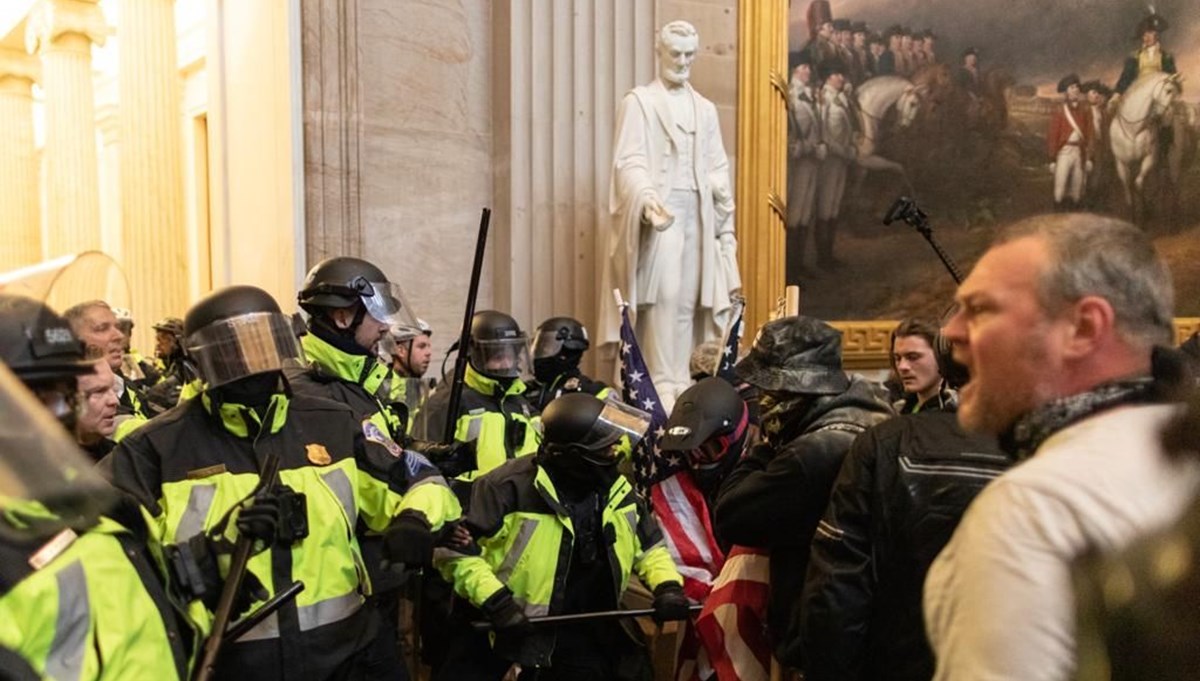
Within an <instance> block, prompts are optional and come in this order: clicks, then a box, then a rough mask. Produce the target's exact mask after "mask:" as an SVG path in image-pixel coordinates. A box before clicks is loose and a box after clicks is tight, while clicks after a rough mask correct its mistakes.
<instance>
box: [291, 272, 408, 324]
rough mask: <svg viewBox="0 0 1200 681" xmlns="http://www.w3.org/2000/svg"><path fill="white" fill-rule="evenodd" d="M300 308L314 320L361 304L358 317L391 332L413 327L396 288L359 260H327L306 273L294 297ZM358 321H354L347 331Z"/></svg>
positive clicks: (406, 304)
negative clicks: (391, 330) (360, 315)
mask: <svg viewBox="0 0 1200 681" xmlns="http://www.w3.org/2000/svg"><path fill="white" fill-rule="evenodd" d="M297 300H298V301H299V303H300V307H301V308H302V309H303V310H304V311H305V312H307V313H309V314H310V315H312V316H314V317H318V316H320V315H321V314H322V313H323V312H324V311H325V310H330V309H341V308H348V307H354V306H355V305H356V304H358V303H362V305H363V307H362V314H368V315H370V316H371V317H372V318H373V319H374V320H375V321H377V322H379V323H381V324H386V325H388V326H389V327H391V328H393V329H395V328H397V327H400V328H410V329H416V330H417V331H416V332H417V333H419V332H420V331H419V328H418V327H417V321H416V316H415V315H414V314H413V312H412V307H410V306H409V304H408V301H407V299H406V298H405V297H404V292H403V291H402V290H401V289H400V286H399V285H397V284H394V283H392V282H391V281H389V280H388V278H387V275H385V274H384V273H383V271H382V270H380V269H379V268H378V267H376V266H375V265H373V264H371V263H369V262H367V261H366V260H362V259H359V258H351V257H344V256H343V257H337V258H328V259H326V260H322V261H321V262H319V263H317V264H316V265H315V266H314V267H313V268H312V269H311V270H309V271H308V276H307V277H305V279H304V286H303V288H301V289H300V293H299V295H298V296H297ZM361 321H362V318H361V317H357V318H356V320H355V323H354V324H352V325H351V328H352V329H353V328H355V327H357V326H358V325H359V324H360V323H361Z"/></svg>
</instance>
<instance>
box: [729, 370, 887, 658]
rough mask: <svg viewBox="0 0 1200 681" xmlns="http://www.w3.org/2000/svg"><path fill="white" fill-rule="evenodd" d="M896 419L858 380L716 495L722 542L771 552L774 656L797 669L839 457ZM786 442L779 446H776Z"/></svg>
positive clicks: (746, 463)
mask: <svg viewBox="0 0 1200 681" xmlns="http://www.w3.org/2000/svg"><path fill="white" fill-rule="evenodd" d="M891 415H892V409H891V406H890V405H889V404H888V403H887V401H886V399H885V396H884V394H883V393H882V392H881V391H879V390H878V389H877V388H875V386H874V385H872V384H871V383H870V382H868V381H867V380H866V379H864V378H862V377H860V376H853V377H852V380H851V383H850V387H848V388H847V389H846V391H845V392H843V393H841V394H839V395H825V396H821V397H819V398H817V399H816V400H815V401H814V403H813V404H812V405H811V406H810V407H809V408H808V410H806V411H805V412H803V413H801V414H796V415H795V416H794V417H793V418H792V419H791V420H790V421H789V422H788V423H786V424H785V425H784V426H783V429H782V430H781V431H780V433H779V435H778V437H775V436H772V437H771V440H770V441H768V442H767V443H763V444H760V445H756V446H755V447H754V448H753V449H751V450H750V452H749V454H747V456H746V458H744V459H742V461H741V462H740V463H739V464H738V466H737V468H734V469H733V472H732V473H730V475H729V478H728V479H727V480H726V481H725V484H724V485H722V486H721V491H720V493H719V494H718V496H717V510H716V527H715V528H714V529H715V530H716V534H717V538H718V539H719V540H720V541H722V542H724V543H726V544H742V545H744V546H753V547H762V548H766V549H768V550H770V552H771V604H770V609H769V612H768V623H769V626H770V629H771V637H772V640H773V641H774V642H775V651H776V656H777V657H779V659H780V660H781V661H783V662H785V663H787V664H789V665H792V666H795V667H800V666H801V665H800V646H799V638H800V636H799V632H798V631H794V628H795V625H796V624H797V623H798V622H799V619H798V618H797V617H796V616H795V614H794V611H795V610H796V609H797V608H798V607H799V604H800V592H801V589H802V587H803V586H804V574H805V571H806V570H807V568H808V551H809V545H810V544H811V543H812V538H813V534H814V533H815V532H816V530H817V523H818V522H819V521H820V520H821V516H822V515H823V514H824V512H825V505H826V504H827V503H828V501H829V492H830V490H831V489H832V488H833V481H834V479H835V478H836V477H837V474H838V469H839V468H841V465H842V459H843V458H844V457H845V455H846V451H847V450H849V449H850V444H851V443H852V442H853V441H854V438H856V437H858V434H859V433H861V432H863V431H864V430H866V429H867V428H870V427H871V426H873V425H875V424H877V423H879V422H881V421H883V420H884V419H886V418H888V417H890V416H891ZM772 443H781V444H772Z"/></svg>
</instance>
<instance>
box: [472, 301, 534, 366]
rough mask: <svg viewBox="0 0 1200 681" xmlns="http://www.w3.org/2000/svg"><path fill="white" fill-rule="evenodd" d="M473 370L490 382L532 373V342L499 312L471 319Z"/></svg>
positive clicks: (488, 312) (485, 311) (483, 314)
mask: <svg viewBox="0 0 1200 681" xmlns="http://www.w3.org/2000/svg"><path fill="white" fill-rule="evenodd" d="M469 360H470V363H471V367H472V368H473V369H475V371H478V372H479V373H481V374H483V375H484V376H488V377H489V378H498V379H512V378H518V377H520V376H524V375H527V374H528V373H529V346H528V338H526V336H525V332H524V331H522V330H521V326H520V325H519V324H517V320H515V319H513V318H512V317H511V316H510V315H507V314H504V313H503V312H498V311H496V310H483V311H482V312H476V313H475V316H474V317H472V318H471V352H470V355H469Z"/></svg>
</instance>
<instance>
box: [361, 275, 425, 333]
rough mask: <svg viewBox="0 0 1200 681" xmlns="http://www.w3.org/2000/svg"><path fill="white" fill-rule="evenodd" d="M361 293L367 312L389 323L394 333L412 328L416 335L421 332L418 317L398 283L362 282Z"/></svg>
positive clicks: (378, 320) (374, 317)
mask: <svg viewBox="0 0 1200 681" xmlns="http://www.w3.org/2000/svg"><path fill="white" fill-rule="evenodd" d="M359 293H360V294H361V296H362V301H363V305H364V306H365V307H366V308H367V314H369V315H371V317H372V318H373V319H374V320H375V321H377V322H379V323H381V324H387V325H388V327H389V328H390V329H391V331H392V333H397V332H400V333H405V332H408V331H410V330H411V332H412V335H414V336H415V335H417V334H418V333H420V332H421V331H420V327H419V326H417V317H416V315H414V314H413V311H412V307H411V306H409V304H408V299H407V298H405V297H404V291H402V290H401V289H400V286H399V285H398V284H393V283H391V282H387V281H372V282H362V283H361V284H360V286H359Z"/></svg>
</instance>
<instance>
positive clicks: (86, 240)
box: [25, 0, 108, 257]
mask: <svg viewBox="0 0 1200 681" xmlns="http://www.w3.org/2000/svg"><path fill="white" fill-rule="evenodd" d="M97 1H98V0H40V2H39V3H38V4H37V5H35V6H34V8H33V10H32V11H31V12H30V14H29V20H28V24H27V28H26V34H25V42H26V47H27V48H28V50H29V52H30V53H32V54H36V55H38V56H39V57H40V58H41V61H42V89H43V90H44V91H45V97H46V104H45V121H46V144H45V148H44V150H43V154H44V160H45V164H46V187H45V198H46V203H45V205H46V221H45V224H46V235H47V239H46V253H45V255H46V256H47V257H54V256H58V255H63V254H64V253H73V252H78V251H82V250H86V249H93V248H98V247H99V246H100V185H99V175H98V173H99V169H98V165H97V160H96V105H95V101H94V93H93V88H92V43H96V44H98V45H102V44H103V43H104V40H105V38H106V36H107V33H108V27H107V25H106V24H105V23H104V15H103V13H101V11H100V6H99V5H98V4H97Z"/></svg>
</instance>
